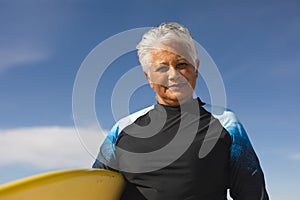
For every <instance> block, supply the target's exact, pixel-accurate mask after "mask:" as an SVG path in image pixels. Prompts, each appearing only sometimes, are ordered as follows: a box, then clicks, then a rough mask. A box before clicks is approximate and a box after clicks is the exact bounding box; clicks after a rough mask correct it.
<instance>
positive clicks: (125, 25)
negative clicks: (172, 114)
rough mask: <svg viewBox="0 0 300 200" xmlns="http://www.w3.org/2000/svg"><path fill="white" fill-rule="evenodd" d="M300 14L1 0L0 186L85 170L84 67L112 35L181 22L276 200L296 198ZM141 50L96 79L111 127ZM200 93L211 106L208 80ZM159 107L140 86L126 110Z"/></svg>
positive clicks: (267, 7)
mask: <svg viewBox="0 0 300 200" xmlns="http://www.w3.org/2000/svg"><path fill="white" fill-rule="evenodd" d="M299 7H300V3H299V1H296V0H288V1H277V0H276V1H263V2H262V1H254V0H252V1H243V2H241V1H226V2H225V1H210V2H208V1H196V0H194V1H192V0H187V1H171V0H162V1H138V0H136V1H126V2H125V1H83V0H74V1H71V0H70V1H68V0H65V1H56V0H54V1H37V0H36V1H34V0H31V1H30V0H28V1H19V2H17V1H8V0H2V1H0V27H1V28H0V102H1V103H0V183H5V182H8V181H12V180H15V179H18V178H23V177H26V176H29V175H33V174H37V173H41V172H47V171H52V170H56V169H65V168H74V167H89V166H90V165H91V162H92V160H93V158H92V157H91V156H90V155H89V153H87V152H86V151H85V149H84V148H83V147H82V145H81V143H80V141H79V139H78V137H77V135H76V131H75V129H74V122H73V118H72V91H73V84H74V81H75V78H76V74H77V71H78V70H79V68H80V66H81V64H82V62H83V61H84V59H85V58H86V57H87V55H88V54H89V53H90V52H91V51H92V50H93V49H94V48H95V47H96V46H97V45H98V44H99V43H100V42H102V41H104V40H105V39H107V38H109V37H111V36H113V35H115V34H118V33H120V32H123V31H126V30H130V29H134V28H140V27H152V26H156V25H158V24H160V23H161V22H164V21H176V22H179V23H182V24H184V25H185V26H187V27H188V28H189V29H190V31H191V33H192V35H193V37H194V39H195V40H196V41H197V42H198V43H200V44H201V45H202V46H203V47H204V48H205V49H206V51H207V52H208V53H209V54H210V56H211V57H212V59H213V60H214V62H215V63H216V65H217V67H218V69H219V71H220V73H221V75H222V78H223V81H224V85H225V89H226V95H227V105H228V107H229V108H230V109H232V110H234V111H235V112H236V113H237V115H238V117H239V118H240V120H241V121H242V122H243V124H244V126H245V128H246V130H247V132H248V134H249V137H250V138H251V141H252V143H253V146H254V148H255V150H256V151H257V154H258V156H259V158H260V161H261V165H262V167H263V169H264V171H265V176H266V181H267V188H268V190H269V193H270V196H271V198H272V199H274V200H276V199H277V200H279V199H291V200H295V199H298V197H299V196H300V191H299V189H298V188H299V186H300V145H299V143H298V141H299V140H300V136H299V132H298V127H297V125H298V124H299V123H300V118H299V116H298V113H299V111H300V109H299V106H298V102H299V101H300V93H299V84H300V78H299V74H300V66H299V64H300V57H299V49H300V40H299V35H300V14H299V12H298V11H299ZM109 51H111V49H110V50H109ZM135 53H136V52H132V53H128V54H126V55H123V56H121V57H120V58H119V59H118V60H116V61H115V62H114V63H112V65H111V66H110V67H109V68H108V70H107V71H106V72H105V73H106V74H105V75H104V76H103V79H101V80H100V81H99V85H98V88H97V93H96V104H95V107H96V111H97V117H98V119H99V123H100V124H101V126H102V127H103V129H105V130H107V129H109V128H110V127H111V126H112V125H113V123H114V121H115V119H114V118H113V115H112V113H111V110H110V96H111V90H112V89H113V86H114V84H115V83H116V81H117V80H118V79H119V78H120V77H121V76H122V74H124V73H126V71H128V70H129V69H130V68H132V67H133V66H137V65H138V60H137V57H136V55H135ZM200 60H201V58H200ZM141 74H142V72H141ZM196 92H197V94H199V95H200V96H201V97H202V99H203V100H204V101H209V100H210V99H209V94H208V93H207V89H206V87H205V84H204V83H203V81H202V80H199V82H198V87H197V89H196ZM154 102H155V98H154V93H153V92H152V91H151V90H150V89H149V87H147V86H144V87H142V88H139V90H137V91H136V93H135V94H134V95H133V96H132V98H131V100H130V105H129V109H130V111H134V110H137V109H139V108H142V107H145V106H147V105H149V104H152V103H154ZM97 144H98V143H97Z"/></svg>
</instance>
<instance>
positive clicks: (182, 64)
mask: <svg viewBox="0 0 300 200" xmlns="http://www.w3.org/2000/svg"><path fill="white" fill-rule="evenodd" d="M186 66H188V64H187V63H186V62H182V63H179V64H177V68H179V69H182V68H185V67H186Z"/></svg>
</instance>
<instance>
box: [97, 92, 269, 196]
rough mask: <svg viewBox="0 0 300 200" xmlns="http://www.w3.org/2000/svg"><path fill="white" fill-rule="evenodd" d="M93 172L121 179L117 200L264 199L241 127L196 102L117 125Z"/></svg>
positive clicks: (139, 114)
mask: <svg viewBox="0 0 300 200" xmlns="http://www.w3.org/2000/svg"><path fill="white" fill-rule="evenodd" d="M153 125H154V126H153ZM174 141H175V142H174ZM126 151H127V152H134V153H136V154H134V155H133V156H132V155H129V156H128V154H127V153H126ZM151 152H154V153H152V154H151ZM173 154H174V156H173ZM136 155H141V156H139V157H135V156H136ZM135 158H136V159H135ZM136 160H138V161H136ZM93 167H95V168H106V169H112V170H117V171H119V172H120V173H122V174H123V176H124V178H125V180H126V182H127V186H126V189H125V190H124V193H123V195H122V199H132V200H135V199H137V200H138V199H155V200H156V199H162V200H169V199H170V200H175V199H180V200H182V199H186V200H194V199H201V200H202V199H203V200H224V199H227V189H229V190H230V196H231V197H232V198H233V199H238V200H259V199H263V200H267V199H269V198H268V194H267V192H266V189H265V182H264V175H263V172H262V169H261V167H260V164H259V161H258V158H257V156H256V154H255V152H254V150H253V148H252V145H251V143H250V141H249V139H248V136H247V134H246V132H245V130H244V128H243V126H242V125H241V123H240V122H239V121H238V120H237V118H236V117H235V115H234V113H233V112H231V111H229V110H224V109H222V108H218V107H212V106H210V105H207V104H204V103H202V102H201V101H200V99H199V98H198V99H194V100H192V101H190V102H188V103H185V104H184V105H182V106H181V107H179V106H178V107H172V106H165V105H160V104H156V105H154V106H151V107H148V108H146V109H143V110H141V111H139V112H137V113H134V114H132V115H130V116H128V117H126V118H124V119H122V120H120V121H119V122H118V123H116V125H115V126H114V127H113V128H112V130H111V131H110V133H109V134H108V136H107V138H106V140H105V141H104V143H103V144H102V146H101V148H100V152H99V155H98V158H97V159H96V161H95V163H94V165H93Z"/></svg>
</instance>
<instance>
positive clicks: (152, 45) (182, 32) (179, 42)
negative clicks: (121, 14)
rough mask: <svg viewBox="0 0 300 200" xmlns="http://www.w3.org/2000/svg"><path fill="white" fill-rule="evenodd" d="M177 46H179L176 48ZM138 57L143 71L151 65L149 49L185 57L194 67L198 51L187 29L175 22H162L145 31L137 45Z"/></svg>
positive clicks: (146, 70)
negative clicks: (170, 52)
mask: <svg viewBox="0 0 300 200" xmlns="http://www.w3.org/2000/svg"><path fill="white" fill-rule="evenodd" d="M178 46H179V48H178ZM136 48H137V51H138V57H139V60H140V63H141V65H142V67H143V69H144V71H145V72H148V69H149V67H150V65H151V63H150V61H151V51H153V50H168V51H172V52H175V53H176V54H178V55H181V56H183V57H185V58H186V59H187V60H188V61H189V62H190V63H191V64H192V65H194V67H197V66H196V65H197V63H198V51H197V48H196V44H195V42H194V40H193V38H192V36H191V34H190V32H189V30H188V29H187V28H186V27H184V26H183V25H181V24H178V23H176V22H170V23H162V24H160V25H159V26H158V27H155V28H152V29H150V30H149V31H148V32H146V33H145V34H144V35H143V37H142V40H141V41H140V42H139V44H138V45H137V47H136Z"/></svg>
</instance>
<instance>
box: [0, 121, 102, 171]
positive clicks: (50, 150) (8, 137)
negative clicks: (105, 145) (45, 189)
mask: <svg viewBox="0 0 300 200" xmlns="http://www.w3.org/2000/svg"><path fill="white" fill-rule="evenodd" d="M80 136H81V140H83V141H84V145H83V143H82V142H80V137H79V136H78V134H77V132H76V130H75V128H72V127H32V128H19V129H8V130H0V160H1V162H0V166H5V165H14V164H29V165H32V166H34V167H37V168H39V169H51V168H73V167H91V164H92V163H93V161H94V157H95V156H96V154H97V151H98V148H99V146H100V144H101V142H102V139H103V138H104V137H103V136H101V134H99V131H98V133H96V132H95V131H92V130H91V129H82V130H80ZM87 150H88V151H89V152H88V151H87Z"/></svg>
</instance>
